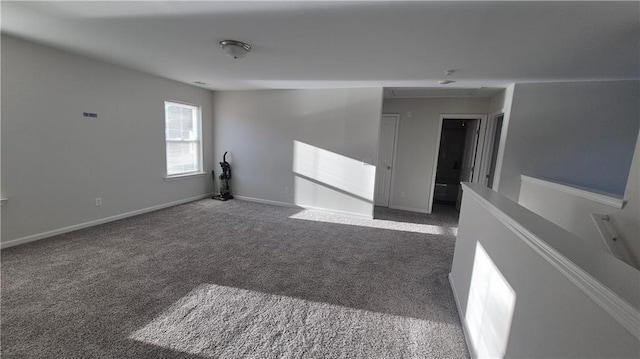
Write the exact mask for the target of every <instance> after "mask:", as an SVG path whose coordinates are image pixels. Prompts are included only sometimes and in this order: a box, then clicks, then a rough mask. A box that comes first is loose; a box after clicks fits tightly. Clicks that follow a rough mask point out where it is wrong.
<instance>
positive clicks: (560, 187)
mask: <svg viewBox="0 0 640 359" xmlns="http://www.w3.org/2000/svg"><path fill="white" fill-rule="evenodd" d="M520 178H521V180H522V182H529V183H533V184H537V185H540V186H544V187H549V188H553V189H555V190H556V191H560V192H564V193H567V194H571V195H574V196H577V197H581V198H585V199H588V200H591V201H594V202H598V203H601V204H604V205H607V206H611V207H614V208H617V209H621V208H622V207H623V206H624V200H623V199H622V198H619V197H616V196H615V195H612V194H606V193H598V192H594V191H593V190H590V189H588V188H582V187H578V186H573V185H570V184H566V183H562V182H557V181H553V180H550V179H542V178H535V177H531V176H527V175H520Z"/></svg>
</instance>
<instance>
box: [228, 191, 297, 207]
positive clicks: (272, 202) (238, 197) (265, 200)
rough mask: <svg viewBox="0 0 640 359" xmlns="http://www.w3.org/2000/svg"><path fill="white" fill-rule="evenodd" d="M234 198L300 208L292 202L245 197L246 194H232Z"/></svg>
mask: <svg viewBox="0 0 640 359" xmlns="http://www.w3.org/2000/svg"><path fill="white" fill-rule="evenodd" d="M233 198H234V199H239V200H241V201H247V202H255V203H263V204H272V205H274V206H281V207H294V208H300V206H296V205H295V204H293V203H287V202H279V201H272V200H269V199H261V198H254V197H247V196H238V195H235V194H234V195H233Z"/></svg>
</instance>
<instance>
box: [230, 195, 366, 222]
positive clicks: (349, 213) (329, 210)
mask: <svg viewBox="0 0 640 359" xmlns="http://www.w3.org/2000/svg"><path fill="white" fill-rule="evenodd" d="M233 198H235V199H239V200H241V201H247V202H255V203H263V204H272V205H274V206H282V207H291V208H301V209H312V210H315V211H322V212H327V213H334V214H341V215H346V216H353V217H360V218H366V219H372V218H373V216H372V215H366V214H362V213H356V212H347V211H340V210H337V209H329V208H322V207H313V206H305V205H302V204H293V203H287V202H279V201H271V200H268V199H260V198H254V197H246V196H236V195H233Z"/></svg>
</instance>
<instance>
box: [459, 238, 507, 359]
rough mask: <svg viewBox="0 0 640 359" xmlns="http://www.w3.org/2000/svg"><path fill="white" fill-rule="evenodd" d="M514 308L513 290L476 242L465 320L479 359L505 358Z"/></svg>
mask: <svg viewBox="0 0 640 359" xmlns="http://www.w3.org/2000/svg"><path fill="white" fill-rule="evenodd" d="M515 304H516V293H515V292H514V290H513V288H511V286H510V285H509V283H508V282H507V281H506V279H505V278H504V277H503V276H502V273H500V271H499V270H498V268H497V267H496V265H495V264H494V263H493V261H492V260H491V258H490V257H489V255H488V254H487V252H486V251H485V250H484V248H483V247H482V245H481V244H480V242H477V244H476V252H475V257H474V260H473V272H472V274H471V285H470V288H469V298H468V301H467V311H466V315H465V318H466V321H467V327H468V330H469V336H470V337H471V338H470V339H471V343H472V345H473V347H474V348H475V352H476V354H477V355H478V357H479V358H503V357H504V354H505V351H506V349H507V342H508V340H509V330H510V329H511V319H512V317H513V310H514V307H515Z"/></svg>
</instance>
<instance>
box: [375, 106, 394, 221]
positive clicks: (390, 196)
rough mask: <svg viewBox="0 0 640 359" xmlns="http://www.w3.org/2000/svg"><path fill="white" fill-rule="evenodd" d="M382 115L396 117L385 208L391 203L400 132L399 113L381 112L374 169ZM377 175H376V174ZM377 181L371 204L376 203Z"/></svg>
mask: <svg viewBox="0 0 640 359" xmlns="http://www.w3.org/2000/svg"><path fill="white" fill-rule="evenodd" d="M384 116H389V117H395V119H396V128H395V132H394V135H393V155H392V156H391V180H390V181H389V186H388V187H389V188H388V191H389V201H388V203H387V208H391V206H392V205H393V185H394V181H395V178H396V157H397V155H398V132H400V131H399V130H400V114H399V113H397V112H396V113H385V112H383V113H382V114H381V115H380V125H379V126H378V148H377V156H376V171H377V169H378V162H379V161H380V136H382V118H383V117H384ZM376 177H377V176H376ZM377 186H378V183H377V181H376V183H375V186H374V195H373V205H374V206H375V205H376V196H375V190H376V189H377V188H378V187H377Z"/></svg>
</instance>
